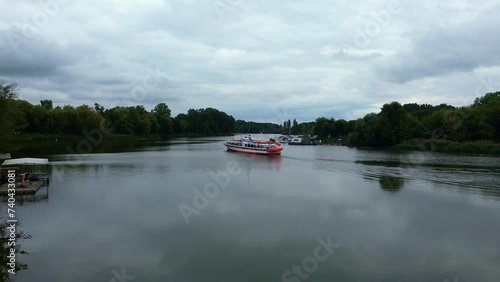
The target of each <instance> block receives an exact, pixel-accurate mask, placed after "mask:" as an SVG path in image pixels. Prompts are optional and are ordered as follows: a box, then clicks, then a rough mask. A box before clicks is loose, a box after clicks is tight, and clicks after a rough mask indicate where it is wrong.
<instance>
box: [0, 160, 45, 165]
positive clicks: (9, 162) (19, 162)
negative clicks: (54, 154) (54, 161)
mask: <svg viewBox="0 0 500 282" xmlns="http://www.w3.org/2000/svg"><path fill="white" fill-rule="evenodd" d="M34 164H37V165H38V164H40V165H42V164H49V160H48V159H39V158H21V159H10V160H5V161H4V162H3V164H2V166H4V165H34Z"/></svg>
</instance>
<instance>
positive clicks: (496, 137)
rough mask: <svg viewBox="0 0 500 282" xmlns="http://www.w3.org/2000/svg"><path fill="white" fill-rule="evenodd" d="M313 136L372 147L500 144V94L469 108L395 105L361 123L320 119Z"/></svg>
mask: <svg viewBox="0 0 500 282" xmlns="http://www.w3.org/2000/svg"><path fill="white" fill-rule="evenodd" d="M313 133H314V134H317V135H318V136H319V138H321V139H329V138H332V139H333V138H344V139H346V141H347V143H348V144H351V145H353V146H370V147H385V146H393V145H396V144H401V143H404V142H408V141H415V140H419V139H439V140H446V141H453V142H468V141H479V140H488V141H492V142H500V92H495V93H488V94H486V95H484V96H483V97H479V98H476V99H475V101H474V103H473V104H472V105H470V106H467V107H453V106H450V105H446V104H441V105H438V106H433V105H429V104H415V103H412V104H404V105H401V104H400V103H398V102H391V103H387V104H385V105H383V107H382V109H381V111H380V113H378V114H375V113H370V114H367V115H366V116H364V117H363V118H360V119H357V120H351V121H345V120H342V119H339V120H335V119H333V118H329V119H327V118H324V117H321V118H318V119H316V122H315V125H314V129H313Z"/></svg>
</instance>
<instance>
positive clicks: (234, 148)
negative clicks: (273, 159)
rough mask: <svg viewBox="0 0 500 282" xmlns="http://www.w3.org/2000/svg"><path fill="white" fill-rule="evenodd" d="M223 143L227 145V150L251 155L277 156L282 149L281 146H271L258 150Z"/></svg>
mask: <svg viewBox="0 0 500 282" xmlns="http://www.w3.org/2000/svg"><path fill="white" fill-rule="evenodd" d="M224 145H225V146H226V147H227V150H228V151H232V152H238V153H244V154H253V155H264V156H279V155H281V151H283V148H281V147H280V148H272V149H268V150H258V149H251V148H244V147H238V146H232V145H228V144H224Z"/></svg>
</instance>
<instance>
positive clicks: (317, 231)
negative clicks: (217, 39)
mask: <svg viewBox="0 0 500 282" xmlns="http://www.w3.org/2000/svg"><path fill="white" fill-rule="evenodd" d="M269 137H270V136H263V138H269ZM225 139H227V138H220V137H215V138H200V139H177V140H172V141H164V142H156V143H149V144H147V145H143V146H134V147H131V148H125V149H122V150H117V151H113V152H111V151H112V150H108V151H109V152H101V151H100V152H99V153H91V154H82V155H74V154H73V155H71V154H52V155H50V156H48V157H49V158H50V160H51V162H52V176H51V182H50V186H49V187H48V189H47V188H43V189H42V190H40V191H39V192H38V193H37V194H36V195H35V196H29V197H22V198H18V199H17V203H18V205H17V206H16V213H17V217H18V219H19V221H20V226H19V229H20V230H22V231H23V232H24V233H25V234H27V235H30V236H31V239H24V240H19V243H21V245H22V249H23V250H25V251H27V252H28V253H29V254H28V255H19V256H18V260H19V261H21V262H23V263H25V264H27V266H28V269H26V270H22V271H20V272H18V275H17V277H16V278H15V281H51V282H53V281H75V282H77V281H103V282H104V281H106V282H108V281H114V282H122V281H137V282H142V281H145V282H146V281H179V282H191V281H192V282H197V281H200V282H201V281H204V282H209V281H217V282H221V281H231V282H237V281H249V282H250V281H252V282H255V281H265V282H268V281H269V282H271V281H293V282H299V281H380V282H382V281H384V282H396V281H397V282H400V281H426V282H429V281H435V282H442V281H450V282H454V281H457V282H458V281H460V282H465V281H474V282H476V281H491V282H498V281H500V158H494V157H464V156H450V155H443V154H435V153H404V154H402V153H392V152H386V151H369V150H359V149H354V148H347V147H340V146H288V145H284V147H285V149H284V151H283V154H282V156H281V157H265V156H250V155H244V154H239V153H231V152H227V151H226V150H225V147H224V146H223V145H222V142H223V141H224V140H225ZM2 206H3V207H2V216H3V214H4V213H6V212H5V209H4V207H5V202H2ZM2 220H3V219H2Z"/></svg>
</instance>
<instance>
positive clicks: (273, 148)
mask: <svg viewBox="0 0 500 282" xmlns="http://www.w3.org/2000/svg"><path fill="white" fill-rule="evenodd" d="M224 145H225V146H226V147H227V150H228V151H234V152H239V153H246V154H257V155H268V156H278V155H281V151H283V147H282V146H281V143H279V142H275V141H274V140H272V139H270V140H269V141H263V140H255V139H253V138H252V136H251V135H249V136H246V137H243V138H241V139H233V140H229V141H227V142H225V143H224Z"/></svg>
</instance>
